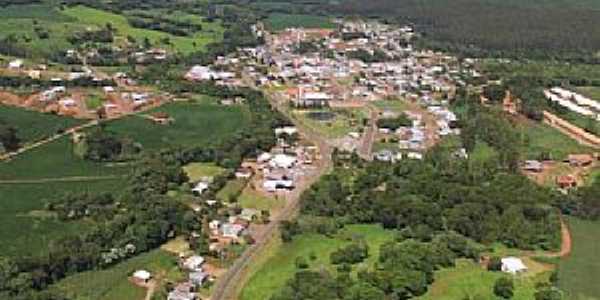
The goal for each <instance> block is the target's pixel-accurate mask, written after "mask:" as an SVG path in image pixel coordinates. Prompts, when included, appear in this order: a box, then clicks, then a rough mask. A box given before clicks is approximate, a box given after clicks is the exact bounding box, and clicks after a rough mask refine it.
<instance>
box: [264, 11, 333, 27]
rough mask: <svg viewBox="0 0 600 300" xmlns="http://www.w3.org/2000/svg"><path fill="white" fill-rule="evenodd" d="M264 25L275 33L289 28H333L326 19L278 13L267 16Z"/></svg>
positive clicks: (328, 19) (329, 20)
mask: <svg viewBox="0 0 600 300" xmlns="http://www.w3.org/2000/svg"><path fill="white" fill-rule="evenodd" d="M266 25H267V28H269V29H270V30H275V31H279V30H284V29H286V28H291V27H304V28H335V24H334V23H332V22H331V19H330V18H328V17H322V16H311V15H298V14H294V15H291V14H279V13H275V14H271V15H269V18H267V20H266Z"/></svg>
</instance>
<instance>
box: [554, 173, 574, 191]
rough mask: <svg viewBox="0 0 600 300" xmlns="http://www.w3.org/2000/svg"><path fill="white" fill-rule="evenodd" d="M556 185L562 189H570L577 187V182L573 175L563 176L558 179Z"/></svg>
mask: <svg viewBox="0 0 600 300" xmlns="http://www.w3.org/2000/svg"><path fill="white" fill-rule="evenodd" d="M556 184H557V185H558V187H559V188H561V189H570V188H574V187H577V180H576V179H575V176H573V175H561V176H558V177H556Z"/></svg>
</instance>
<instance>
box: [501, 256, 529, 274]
mask: <svg viewBox="0 0 600 300" xmlns="http://www.w3.org/2000/svg"><path fill="white" fill-rule="evenodd" d="M500 261H501V262H502V272H506V273H511V274H516V273H519V272H523V271H526V270H527V267H526V266H525V264H524V263H523V261H522V260H521V259H520V258H517V257H512V256H511V257H505V258H502V259H501V260H500Z"/></svg>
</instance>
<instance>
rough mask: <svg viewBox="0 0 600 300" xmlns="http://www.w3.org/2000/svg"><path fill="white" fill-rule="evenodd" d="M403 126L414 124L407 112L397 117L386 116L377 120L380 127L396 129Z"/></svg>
mask: <svg viewBox="0 0 600 300" xmlns="http://www.w3.org/2000/svg"><path fill="white" fill-rule="evenodd" d="M403 126H404V127H410V126H412V121H411V120H410V119H409V118H408V117H407V116H406V115H405V114H402V115H400V116H398V117H396V118H385V119H379V120H377V127H379V128H387V129H389V130H392V131H395V130H396V129H398V128H400V127H403Z"/></svg>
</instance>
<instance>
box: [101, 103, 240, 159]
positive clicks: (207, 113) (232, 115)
mask: <svg viewBox="0 0 600 300" xmlns="http://www.w3.org/2000/svg"><path fill="white" fill-rule="evenodd" d="M152 112H165V113H167V114H169V116H170V117H172V118H173V119H174V120H175V121H174V122H173V123H172V124H169V125H160V124H156V123H154V122H152V121H149V120H147V119H145V118H141V117H140V116H129V117H125V118H123V119H119V120H116V121H113V122H110V123H108V124H107V127H106V128H107V129H108V130H110V131H113V132H115V133H117V134H118V135H120V136H124V137H130V138H132V139H133V140H134V141H136V142H139V143H141V144H142V146H143V147H144V149H150V150H152V149H154V150H156V149H161V148H165V147H171V146H182V147H188V146H189V147H191V146H204V145H207V144H211V143H215V142H217V141H219V140H222V139H224V138H227V137H230V136H231V135H232V134H233V133H235V132H236V131H237V130H238V129H239V128H241V127H243V126H245V125H247V124H248V114H247V111H246V108H245V107H243V106H231V107H224V106H220V105H216V104H213V103H210V102H209V100H203V101H201V102H198V103H192V102H190V103H187V102H185V103H182V102H179V103H171V104H167V105H163V106H162V107H160V108H157V109H155V110H153V111H151V112H149V113H152Z"/></svg>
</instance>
